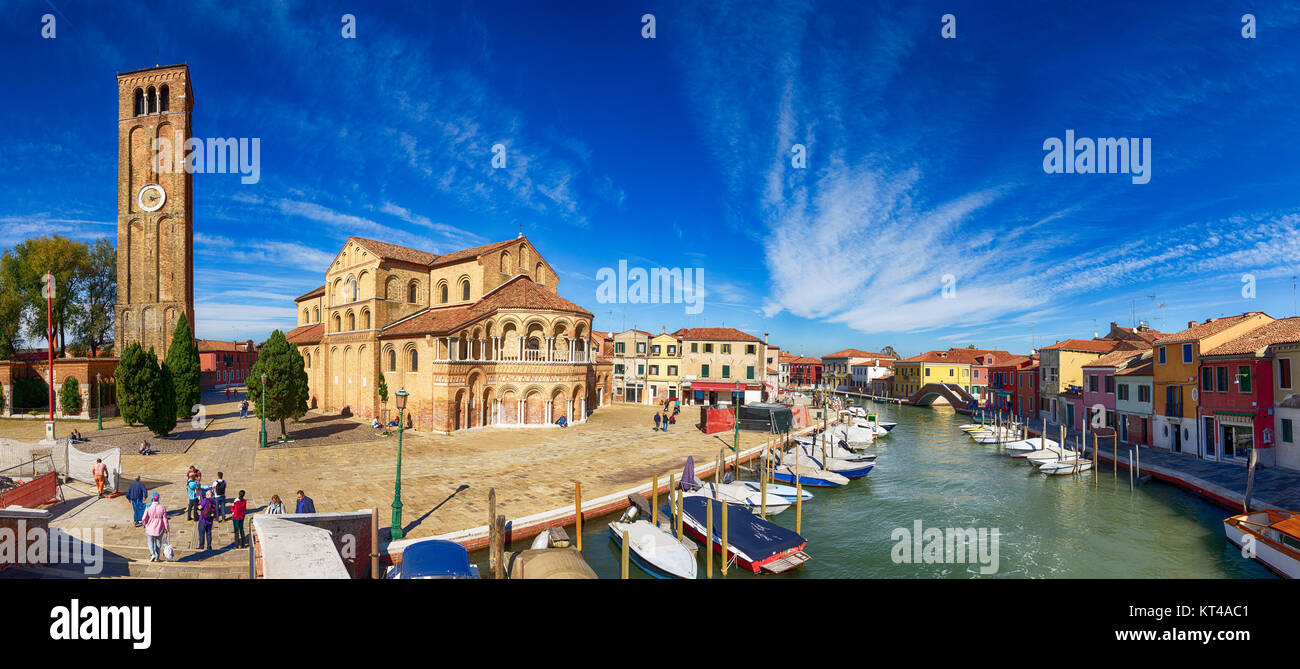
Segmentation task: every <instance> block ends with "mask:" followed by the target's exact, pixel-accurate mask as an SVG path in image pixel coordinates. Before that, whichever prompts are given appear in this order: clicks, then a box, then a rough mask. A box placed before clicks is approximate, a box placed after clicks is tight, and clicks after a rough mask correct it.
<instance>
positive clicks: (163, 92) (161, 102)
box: [158, 86, 171, 111]
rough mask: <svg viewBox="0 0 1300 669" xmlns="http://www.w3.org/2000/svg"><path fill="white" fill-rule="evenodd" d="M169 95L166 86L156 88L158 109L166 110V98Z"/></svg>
mask: <svg viewBox="0 0 1300 669" xmlns="http://www.w3.org/2000/svg"><path fill="white" fill-rule="evenodd" d="M169 97H171V96H170V95H169V92H168V88H167V87H166V86H163V87H162V88H160V89H158V111H167V107H168V100H167V98H169Z"/></svg>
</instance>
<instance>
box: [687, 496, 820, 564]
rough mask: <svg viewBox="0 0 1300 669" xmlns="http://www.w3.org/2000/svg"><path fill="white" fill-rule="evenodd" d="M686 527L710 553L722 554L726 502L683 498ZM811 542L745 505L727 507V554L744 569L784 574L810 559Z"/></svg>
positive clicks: (728, 557) (692, 497)
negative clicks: (710, 530)
mask: <svg viewBox="0 0 1300 669" xmlns="http://www.w3.org/2000/svg"><path fill="white" fill-rule="evenodd" d="M709 506H712V507H713V534H712V536H708V517H707V514H708V508H709ZM682 527H683V529H684V530H685V531H686V533H688V534H690V535H691V536H692V537H693V538H695V539H697V540H699V541H700V542H702V543H703V544H704V545H705V546H708V547H709V550H712V551H713V552H715V553H717V554H719V555H722V502H720V501H718V500H714V499H710V498H708V497H700V496H691V497H685V498H684V499H682ZM807 545H808V541H807V540H806V539H804V538H803V537H802V536H799V535H798V534H797V533H795V532H794V530H788V529H786V528H784V527H781V526H780V525H777V524H776V523H772V522H769V521H766V520H763V519H762V518H759V517H758V516H755V515H754V514H753V513H750V511H749V510H748V509H746V508H744V507H742V506H736V505H728V507H727V555H725V556H723V557H724V558H725V559H728V560H734V561H735V563H736V564H738V565H740V566H741V567H742V568H744V569H748V570H749V571H752V572H754V573H755V574H757V573H759V572H761V571H770V572H774V573H780V572H783V571H788V570H790V569H792V568H794V567H797V566H799V565H801V564H803V563H804V562H807V561H808V560H809V557H808V554H807V553H805V552H803V551H804V548H805V547H806V546H807Z"/></svg>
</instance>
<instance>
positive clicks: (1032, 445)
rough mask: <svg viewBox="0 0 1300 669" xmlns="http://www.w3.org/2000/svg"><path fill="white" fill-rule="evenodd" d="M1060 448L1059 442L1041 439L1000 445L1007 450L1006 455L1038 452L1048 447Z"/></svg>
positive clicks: (1036, 438) (1021, 440) (1035, 438)
mask: <svg viewBox="0 0 1300 669" xmlns="http://www.w3.org/2000/svg"><path fill="white" fill-rule="evenodd" d="M1060 446H1061V444H1060V442H1056V441H1052V440H1051V439H1043V438H1041V437H1034V438H1033V439H1020V440H1017V441H1009V442H1007V443H1005V444H1002V447H1003V448H1005V449H1007V452H1008V453H1015V452H1016V451H1026V452H1029V451H1039V450H1042V449H1044V448H1049V447H1050V448H1060Z"/></svg>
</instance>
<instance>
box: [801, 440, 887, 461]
mask: <svg viewBox="0 0 1300 669" xmlns="http://www.w3.org/2000/svg"><path fill="white" fill-rule="evenodd" d="M824 446H825V448H824V449H823V444H821V443H805V442H798V447H799V450H800V451H802V452H803V454H804V455H807V456H808V457H812V458H820V457H822V456H823V455H825V456H826V457H829V458H836V459H839V460H847V461H849V462H875V461H876V454H875V453H857V452H855V451H853V450H851V449H848V448H845V447H844V446H841V445H839V444H825V445H824ZM823 450H824V451H825V453H823Z"/></svg>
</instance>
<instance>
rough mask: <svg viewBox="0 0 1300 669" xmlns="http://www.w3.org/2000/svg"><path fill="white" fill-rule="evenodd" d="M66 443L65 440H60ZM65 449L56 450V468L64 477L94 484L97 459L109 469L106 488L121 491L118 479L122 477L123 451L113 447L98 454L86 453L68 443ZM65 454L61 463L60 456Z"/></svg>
mask: <svg viewBox="0 0 1300 669" xmlns="http://www.w3.org/2000/svg"><path fill="white" fill-rule="evenodd" d="M60 441H64V440H60ZM64 444H66V445H65V446H64V447H63V448H55V449H54V453H55V454H56V455H55V466H56V467H58V469H59V471H60V472H63V475H64V476H67V477H68V478H73V479H76V480H78V481H84V482H86V483H94V482H95V477H94V475H92V474H91V473H90V472H91V468H92V467H94V466H95V460H96V459H102V460H103V461H104V465H106V466H107V467H108V479H107V482H106V483H105V484H104V487H106V488H112V489H113V490H114V491H117V490H119V489H120V488H119V487H118V479H120V478H121V476H122V449H120V448H117V447H113V448H110V449H108V450H104V451H100V452H98V453H86V452H84V451H81V450H79V449H78V448H77V447H76V446H73V445H72V444H70V443H67V442H66V441H64ZM60 453H62V454H63V461H62V462H59V461H58V460H59V457H58V454H60Z"/></svg>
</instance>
